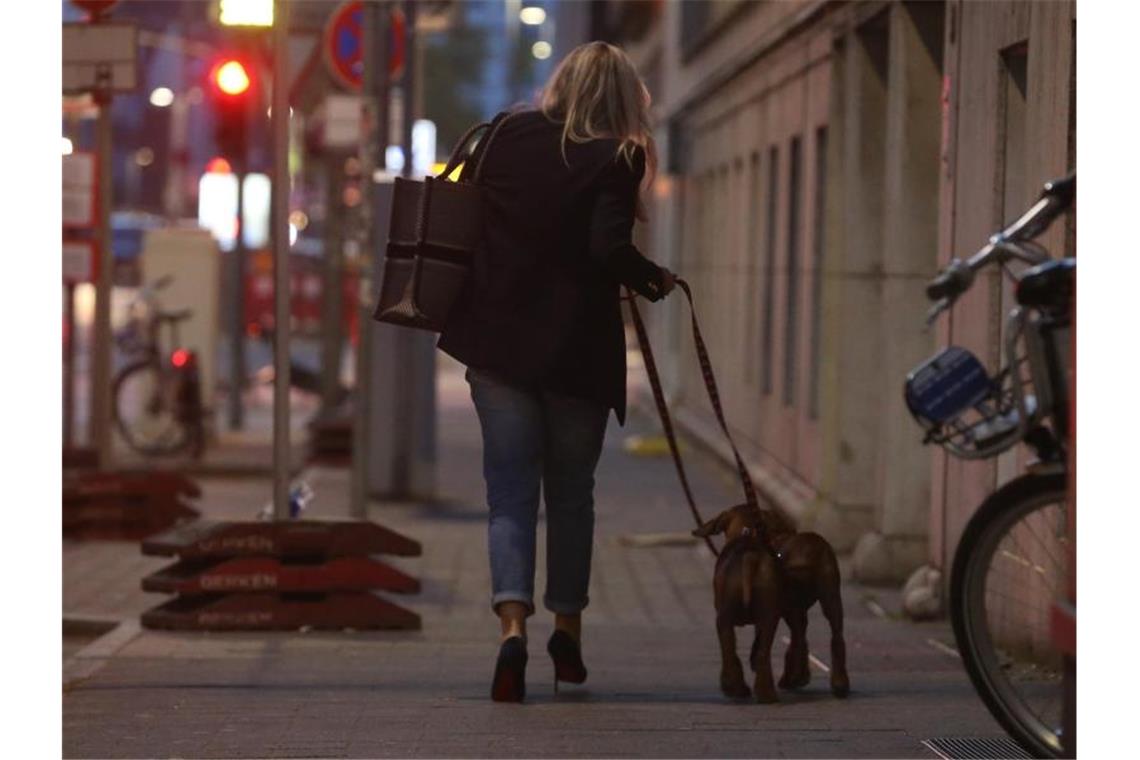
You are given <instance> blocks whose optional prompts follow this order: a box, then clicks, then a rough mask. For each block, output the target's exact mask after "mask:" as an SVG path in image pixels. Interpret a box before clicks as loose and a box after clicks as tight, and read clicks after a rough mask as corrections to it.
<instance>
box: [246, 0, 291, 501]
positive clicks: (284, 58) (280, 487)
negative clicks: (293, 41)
mask: <svg viewBox="0 0 1140 760" xmlns="http://www.w3.org/2000/svg"><path fill="white" fill-rule="evenodd" d="M288 14H289V3H288V0H276V4H275V7H274V13H273V115H272V129H273V185H272V213H271V214H270V218H271V220H272V221H271V223H272V225H273V232H272V237H273V307H274V309H273V312H274V319H273V328H274V329H273V335H274V340H273V370H274V371H273V515H274V517H275V518H276V519H278V520H285V519H287V518H288V517H289V470H290V467H289V465H290V461H289V460H290V455H289V380H290V378H289V332H290V330H289V327H290V325H289V82H288V70H289V65H288V64H289V58H288V55H289V52H288V51H289V15H288ZM239 213H240V209H239Z"/></svg>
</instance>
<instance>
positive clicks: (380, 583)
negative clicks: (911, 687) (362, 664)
mask: <svg viewBox="0 0 1140 760" xmlns="http://www.w3.org/2000/svg"><path fill="white" fill-rule="evenodd" d="M142 551H143V553H144V554H150V555H158V556H175V557H177V558H178V561H176V562H175V563H173V564H171V565H168V566H167V567H164V568H162V569H161V570H158V571H157V572H155V573H152V574H151V575H149V576H147V577H146V578H144V579H143V581H142V587H143V590H145V591H155V592H163V593H174V594H177V595H178V596H176V597H175V598H174V599H172V600H170V601H168V602H166V603H164V604H161V605H159V606H158V607H155V608H154V609H152V610H150V611H149V612H146V613H144V614H143V616H142V624H143V626H144V627H147V628H166V629H180V630H288V629H296V628H304V627H308V628H316V629H343V628H359V629H368V628H380V629H419V628H420V625H421V624H420V617H419V615H417V614H416V613H414V612H412V611H410V610H407V609H405V608H403V607H400V606H399V605H396V604H394V603H392V602H389V601H387V600H386V599H384V598H383V597H381V596H379V595H378V594H377V593H375V592H377V591H389V592H395V593H400V594H415V593H418V592H419V590H420V583H419V581H418V580H416V579H415V578H412V577H411V576H409V575H407V574H405V573H404V572H403V571H401V570H399V569H397V568H395V567H392V566H391V565H389V564H387V563H384V562H381V561H380V560H378V559H376V558H375V556H373V555H377V554H391V555H397V556H405V557H414V556H419V555H420V554H421V552H422V550H421V547H420V544H419V542H417V541H414V540H412V539H410V538H407V537H405V536H402V535H400V534H399V533H396V532H395V531H392V530H389V529H387V528H385V527H383V526H381V525H377V524H376V523H372V522H368V521H357V520H343V521H317V520H288V521H275V522H214V521H208V520H200V521H197V522H195V523H191V524H189V525H184V526H180V527H176V528H174V529H172V530H169V531H166V532H165V533H161V534H159V535H155V536H151V537H149V538H148V539H146V540H145V541H143V544H142Z"/></svg>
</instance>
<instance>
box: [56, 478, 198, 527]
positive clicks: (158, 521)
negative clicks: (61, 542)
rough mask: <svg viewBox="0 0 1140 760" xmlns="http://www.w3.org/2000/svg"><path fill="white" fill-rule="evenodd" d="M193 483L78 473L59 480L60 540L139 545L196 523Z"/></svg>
mask: <svg viewBox="0 0 1140 760" xmlns="http://www.w3.org/2000/svg"><path fill="white" fill-rule="evenodd" d="M201 494H202V492H201V489H199V488H198V485H197V484H196V483H194V481H192V480H190V479H189V478H186V477H185V476H182V475H179V474H177V473H172V472H146V471H119V472H99V471H95V470H76V471H72V472H65V475H64V478H63V514H62V523H63V536H64V537H65V538H71V539H104V540H128V541H137V540H139V539H141V538H144V537H146V536H149V535H151V534H153V533H156V532H158V531H163V530H166V529H168V528H171V527H172V526H175V525H177V524H179V523H185V522H187V521H190V520H193V519H194V518H196V517H198V514H199V513H198V511H197V510H196V509H194V508H193V507H192V506H190V504H189V503H187V500H188V499H196V498H198V497H199V496H201Z"/></svg>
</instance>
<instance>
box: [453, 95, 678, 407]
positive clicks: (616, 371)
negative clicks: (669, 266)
mask: <svg viewBox="0 0 1140 760" xmlns="http://www.w3.org/2000/svg"><path fill="white" fill-rule="evenodd" d="M507 116H508V114H507V113H506V112H504V113H500V114H498V115H497V116H496V117H495V120H496V121H497V120H499V119H502V118H505V117H507ZM509 116H510V118H509V119H508V121H507V122H506V123H505V124H503V126H502V128H501V129H500V130H499V132H498V134H497V135H496V136H495V139H494V141H493V143H492V145H491V149H490V151H489V152H488V153H487V156H486V158H485V161H484V165H483V170H482V175H481V177H480V184H481V185H482V187H483V202H484V209H483V218H484V224H485V230H484V233H485V236H484V242H485V250H484V251H483V252H482V254H481V255H480V256H477V257H476V259H475V263H474V266H473V267H472V273H471V276H469V277H468V279H467V285H466V287H465V289H464V292H463V293H462V294H461V295H460V297H459V299H458V301H457V302H456V304H455V306H454V308H453V310H452V312H451V314H450V315H449V317H448V321H447V324H446V325H445V327H444V330H443V332H442V333H441V335H440V338H439V348H440V349H441V350H443V351H444V352H446V353H448V354H450V355H451V356H454V357H455V358H456V359H458V360H459V361H461V362H463V363H464V364H466V365H467V366H469V367H472V368H475V369H480V370H485V371H487V372H490V373H492V374H495V375H498V376H500V377H502V378H503V379H504V380H506V381H508V382H511V383H512V384H516V385H519V386H522V387H526V388H531V389H536V390H539V389H541V390H550V391H554V392H558V393H563V394H566V395H570V396H576V397H578V398H585V399H591V400H595V401H598V402H600V403H602V404H604V405H605V406H606V407H608V408H612V409H613V410H614V412H615V413H616V414H617V417H618V420H619V422H622V423H623V424H624V422H625V372H626V367H625V331H624V329H623V326H622V316H621V302H620V300H619V293H620V286H621V285H627V286H629V287H631V288H633V289H634V290H635V291H637V292H638V293H640V294H641V295H643V296H645V297H647V298H649V299H650V300H654V301H656V300H658V299H659V298H660V297H661V296H660V293H661V273H662V270H661V269H660V268H659V267H658V266H657V265H655V264H654V263H653V262H651V261H649V260H648V259H646V258H645V257H644V256H642V255H641V253H639V252H638V250H637V248H636V247H634V245H633V243H632V242H631V239H630V237H631V230H632V227H633V221H634V211H635V208H636V202H637V189H638V183H639V182H640V181H641V178H642V176H643V175H644V173H645V153H644V151H643V150H641V149H640V148H639V149H638V150H637V151H636V153H635V155H634V160H633V162H632V164H633V165H632V166H630V164H629V163H628V162H627V161H626V160H625V159H624V158H623V157H621V156H619V155H618V154H617V149H618V141H617V140H612V139H598V140H591V141H589V142H586V143H575V142H573V141H570V140H567V141H566V160H565V161H564V160H563V157H562V152H561V138H562V125H561V124H559V123H556V122H553V121H551V120H549V119H548V118H547V117H546V116H545V115H544V114H543V113H542V112H541V111H537V110H532V111H522V112H516V113H513V114H510V115H509ZM481 152H482V151H481V146H477V147H476V149H475V153H474V154H473V155H472V157H471V158H470V159H469V160H468V161H467V164H466V167H465V169H464V172H465V173H466V172H467V171H468V170H469V168H470V167H473V166H474V165H475V164H476V163H477V162H478V161H479V159H480V154H481Z"/></svg>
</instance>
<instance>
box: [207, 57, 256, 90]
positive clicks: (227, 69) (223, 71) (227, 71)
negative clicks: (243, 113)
mask: <svg viewBox="0 0 1140 760" xmlns="http://www.w3.org/2000/svg"><path fill="white" fill-rule="evenodd" d="M214 82H215V83H216V84H217V86H218V89H219V90H221V91H222V92H224V93H225V94H226V95H241V94H242V93H243V92H245V91H246V90H248V89H249V74H247V73H246V71H245V66H242V65H241V63H240V62H239V61H234V60H229V61H226V62H225V63H223V64H221V65H220V66H218V68H217V69H215V70H214Z"/></svg>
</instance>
